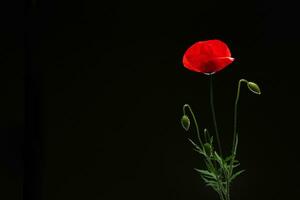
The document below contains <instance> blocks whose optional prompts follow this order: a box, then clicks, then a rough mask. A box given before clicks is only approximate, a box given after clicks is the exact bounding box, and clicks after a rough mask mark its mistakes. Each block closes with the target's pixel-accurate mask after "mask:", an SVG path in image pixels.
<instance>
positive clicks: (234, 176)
mask: <svg viewBox="0 0 300 200" xmlns="http://www.w3.org/2000/svg"><path fill="white" fill-rule="evenodd" d="M244 171H246V170H240V171H238V172H236V173H234V174H233V175H232V176H231V177H230V179H229V182H231V181H232V180H233V179H235V178H236V177H237V176H238V175H240V174H241V173H243V172H244Z"/></svg>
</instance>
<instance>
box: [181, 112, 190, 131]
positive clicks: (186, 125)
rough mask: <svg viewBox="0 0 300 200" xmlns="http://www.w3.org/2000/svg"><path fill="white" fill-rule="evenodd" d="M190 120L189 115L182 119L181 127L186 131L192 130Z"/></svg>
mask: <svg viewBox="0 0 300 200" xmlns="http://www.w3.org/2000/svg"><path fill="white" fill-rule="evenodd" d="M190 124H191V122H190V119H189V117H188V116H187V115H183V116H182V118H181V125H182V127H183V128H184V130H186V131H188V130H189V128H190Z"/></svg>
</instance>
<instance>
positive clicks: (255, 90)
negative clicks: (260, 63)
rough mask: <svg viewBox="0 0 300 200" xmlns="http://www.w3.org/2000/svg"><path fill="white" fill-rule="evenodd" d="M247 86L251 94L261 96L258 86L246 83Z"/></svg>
mask: <svg viewBox="0 0 300 200" xmlns="http://www.w3.org/2000/svg"><path fill="white" fill-rule="evenodd" d="M247 86H248V88H249V90H250V91H251V92H253V93H254V94H261V92H260V88H259V87H258V85H257V84H256V83H253V82H247Z"/></svg>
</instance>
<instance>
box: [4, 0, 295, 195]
mask: <svg viewBox="0 0 300 200" xmlns="http://www.w3.org/2000/svg"><path fill="white" fill-rule="evenodd" d="M23 8H24V11H25V12H24V11H23ZM1 10H3V12H1V16H2V18H1V55H0V56H1V71H2V72H1V77H2V78H1V81H3V84H1V90H2V92H1V94H2V97H1V114H2V116H3V117H2V120H1V127H0V128H1V138H0V139H1V141H0V151H1V153H0V154H1V163H0V165H1V166H0V168H1V178H0V182H1V184H2V185H1V193H0V197H1V198H2V199H7V200H10V199H20V198H22V196H23V197H24V198H28V199H32V200H36V199H43V200H61V199H64V200H65V199H72V200H77V199H105V200H109V199H145V200H147V199H149V200H150V199H151V200H152V199H170V200H175V199H178V200H181V199H182V200H186V199H197V198H199V199H217V196H216V195H215V193H214V192H213V191H212V190H211V189H210V188H207V187H205V186H204V184H203V182H202V180H201V179H200V177H199V176H198V175H197V174H196V173H195V171H194V170H193V168H194V167H199V166H201V165H202V163H201V160H200V159H199V157H198V155H197V154H196V153H195V152H194V151H193V150H192V147H191V145H190V144H189V143H188V141H187V137H189V134H193V133H186V132H185V131H184V130H183V129H182V128H181V126H180V117H181V115H182V105H183V104H184V103H189V104H190V105H191V106H192V107H193V108H194V111H195V113H196V114H197V117H198V119H199V126H200V127H201V129H203V128H204V127H206V128H208V129H209V130H211V131H212V123H211V121H212V119H211V113H210V109H209V82H208V77H207V76H205V75H202V74H198V73H193V72H191V71H188V70H186V69H185V68H184V67H183V66H182V63H181V59H182V55H183V53H184V51H185V50H186V48H187V47H189V46H190V45H191V44H192V43H194V42H196V41H199V40H207V39H215V38H218V39H221V40H223V41H225V42H226V43H227V44H228V45H229V47H230V49H231V51H232V55H233V57H235V58H236V60H235V62H234V63H233V64H231V65H230V66H229V67H228V68H226V69H225V70H223V71H221V72H219V73H217V74H215V75H214V89H215V105H216V112H217V120H218V125H219V128H220V134H221V140H222V141H223V143H224V149H225V150H228V149H229V146H228V144H229V143H230V140H231V135H232V134H231V133H232V124H233V121H232V119H233V104H234V97H235V92H236V86H237V82H238V80H239V79H240V78H245V79H248V80H251V81H254V82H256V83H258V84H259V85H260V87H261V90H262V95H261V96H256V95H252V94H251V93H249V92H248V91H247V89H246V87H244V88H243V89H242V92H241V99H240V100H241V101H240V107H239V133H240V145H239V152H238V158H239V160H240V162H241V167H242V168H244V169H246V170H247V171H246V173H245V174H243V175H241V176H240V177H239V178H237V179H236V180H235V182H234V184H233V186H232V199H233V200H234V199H236V200H237V199H243V200H247V199H249V200H250V199H251V200H252V199H264V200H266V199H269V200H274V199H292V198H293V199H297V196H299V189H298V188H297V187H298V183H297V180H298V179H299V173H298V170H299V164H298V157H299V156H298V152H299V151H298V140H297V138H298V136H297V135H298V134H299V133H298V115H297V113H298V112H297V111H298V108H299V107H298V105H297V103H298V100H299V98H298V96H297V95H298V88H297V86H298V84H297V81H298V74H297V69H298V67H299V64H298V63H299V62H298V60H299V55H298V53H299V48H298V46H299V37H298V35H299V30H298V29H297V26H298V20H299V14H298V13H299V12H298V9H297V6H296V4H295V3H293V2H292V1H291V2H290V1H284V2H281V1H280V2H279V1H278V2H276V1H267V0H265V1H261V0H260V1H258V0H257V1H233V0H230V1H217V0H214V1H213V0H210V1H202V0H198V1H188V0H187V1H169V2H167V1H153V0H152V1H137V2H134V1H93V0H85V1H77V0H75V1H74V0H72V1H71V0H64V1H61V0H51V1H46V0H36V1H27V2H26V3H25V4H24V3H21V4H20V3H19V2H17V1H10V3H7V5H5V6H3V7H1ZM23 69H25V70H23ZM24 114H25V115H24ZM23 130H24V131H23ZM23 133H25V137H23V136H24V135H23ZM23 164H24V165H23ZM23 169H24V170H25V171H24V172H25V173H24V174H23ZM23 175H24V176H23ZM22 192H23V195H22ZM4 197H5V198H4Z"/></svg>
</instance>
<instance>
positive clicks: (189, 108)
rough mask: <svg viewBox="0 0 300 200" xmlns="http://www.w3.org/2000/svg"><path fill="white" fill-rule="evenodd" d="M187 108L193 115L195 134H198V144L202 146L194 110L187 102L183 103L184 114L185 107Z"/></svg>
mask: <svg viewBox="0 0 300 200" xmlns="http://www.w3.org/2000/svg"><path fill="white" fill-rule="evenodd" d="M186 108H188V110H189V111H190V113H191V114H192V117H193V120H194V124H195V127H196V131H197V136H198V140H199V142H200V145H201V147H203V143H202V140H201V137H200V132H199V127H198V123H197V120H196V117H195V115H194V112H193V110H192V108H191V106H190V105H189V104H184V105H183V108H182V109H183V114H184V115H185V114H186V113H185V109H186Z"/></svg>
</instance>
